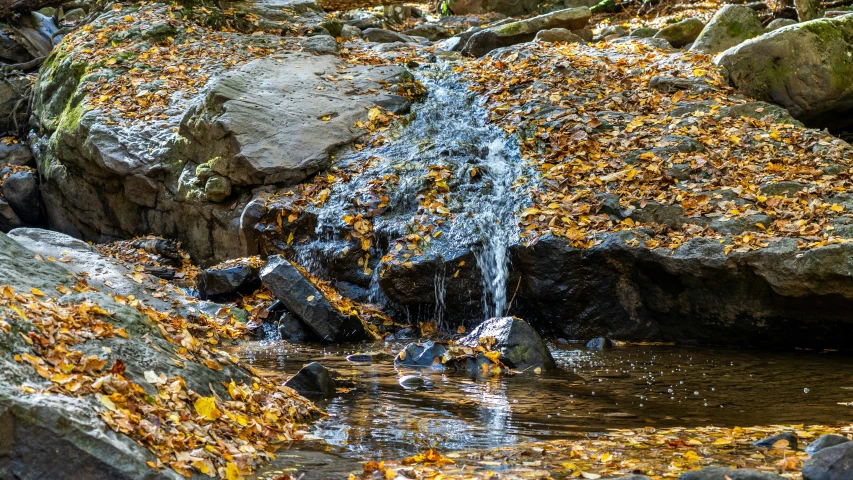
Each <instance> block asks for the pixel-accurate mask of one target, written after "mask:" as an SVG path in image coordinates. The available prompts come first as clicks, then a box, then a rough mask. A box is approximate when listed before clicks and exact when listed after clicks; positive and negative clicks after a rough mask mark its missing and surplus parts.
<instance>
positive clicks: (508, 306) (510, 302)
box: [506, 277, 521, 314]
mask: <svg viewBox="0 0 853 480" xmlns="http://www.w3.org/2000/svg"><path fill="white" fill-rule="evenodd" d="M520 286H521V277H518V283H517V284H515V291H514V292H512V298H510V299H509V303H508V304H507V306H506V313H507V314H509V309H510V308H512V302H514V301H515V295H516V294H517V293H518V287H520Z"/></svg>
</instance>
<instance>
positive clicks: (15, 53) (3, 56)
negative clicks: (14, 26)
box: [0, 25, 33, 63]
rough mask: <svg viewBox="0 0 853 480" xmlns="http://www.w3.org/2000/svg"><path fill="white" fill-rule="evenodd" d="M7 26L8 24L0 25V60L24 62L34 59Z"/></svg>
mask: <svg viewBox="0 0 853 480" xmlns="http://www.w3.org/2000/svg"><path fill="white" fill-rule="evenodd" d="M7 28H8V25H0V60H1V61H4V62H6V63H23V62H26V61H28V60H32V58H33V57H32V55H30V53H29V52H27V49H26V48H24V47H23V46H22V45H21V44H20V43H18V42H17V41H16V40H15V39H14V38H12V35H10V32H9V30H7Z"/></svg>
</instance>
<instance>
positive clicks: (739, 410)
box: [239, 342, 853, 467]
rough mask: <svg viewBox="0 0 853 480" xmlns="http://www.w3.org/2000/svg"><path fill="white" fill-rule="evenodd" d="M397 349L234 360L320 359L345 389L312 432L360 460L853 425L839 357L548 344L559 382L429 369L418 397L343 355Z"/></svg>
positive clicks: (852, 379) (279, 364)
mask: <svg viewBox="0 0 853 480" xmlns="http://www.w3.org/2000/svg"><path fill="white" fill-rule="evenodd" d="M402 346H403V345H402V344H400V345H382V344H379V345H372V346H369V345H361V346H350V347H335V348H328V347H326V348H317V347H310V346H294V345H287V344H283V343H275V344H265V343H263V342H259V343H254V344H249V345H246V346H244V347H242V348H241V350H240V351H239V354H240V355H241V356H243V357H244V358H245V359H247V360H248V361H250V362H251V363H252V364H254V365H255V366H256V367H257V368H259V369H261V370H262V371H263V370H264V369H266V370H273V371H279V372H280V371H284V372H286V373H288V374H292V373H294V372H295V371H296V370H297V369H298V368H300V367H301V366H302V365H303V364H305V363H308V362H309V361H314V360H319V361H322V363H323V364H324V365H326V366H327V367H329V368H331V369H333V370H336V371H337V372H339V373H340V374H341V375H342V376H343V377H345V378H347V379H349V380H350V381H351V382H352V383H353V387H354V388H353V390H352V391H351V392H350V393H348V394H345V395H341V396H339V397H337V398H335V399H332V400H330V401H326V402H319V406H320V407H321V408H323V409H324V410H325V411H326V412H327V413H328V415H329V416H328V417H327V418H326V419H324V420H322V421H320V422H318V423H316V424H314V425H312V426H311V429H310V433H311V435H312V436H314V437H316V438H317V439H320V440H322V442H324V443H321V444H322V445H323V448H324V449H326V450H328V451H331V452H333V453H334V455H336V456H338V457H340V458H351V459H358V460H363V459H371V458H389V457H401V456H407V455H411V454H413V453H416V452H419V451H422V450H423V449H424V448H425V447H426V445H433V444H435V445H437V446H438V447H439V448H440V449H442V450H445V451H447V450H459V449H473V448H491V447H496V446H501V445H507V444H512V443H517V442H520V441H526V440H532V439H548V438H567V437H569V438H571V437H573V436H575V437H576V436H587V435H596V434H600V433H604V432H606V431H607V429H609V428H629V427H641V426H646V425H653V426H679V425H680V426H699V425H718V426H735V425H742V426H751V425H771V424H792V423H836V422H839V421H851V419H852V418H851V417H853V415H851V413H852V412H853V411H851V409H850V408H849V407H846V406H843V405H838V402H847V401H851V400H853V370H851V369H850V366H851V358H850V357H848V356H844V355H840V354H832V353H829V354H820V353H815V352H757V351H743V350H723V349H698V348H686V347H666V346H628V347H621V348H616V349H614V350H612V351H609V352H592V351H588V350H585V349H580V348H577V347H571V346H568V345H561V344H555V345H552V346H551V347H552V352H553V354H554V356H555V358H556V359H557V362H558V364H559V365H560V366H561V371H560V372H558V373H556V374H553V375H549V376H541V377H540V376H532V375H530V376H528V375H524V376H522V375H518V376H512V377H506V378H502V379H494V378H493V379H478V378H469V377H467V376H464V375H457V374H450V373H444V372H435V371H424V372H420V374H421V375H423V376H424V377H425V379H427V380H428V381H429V382H431V383H432V388H431V389H430V390H418V391H412V390H406V389H404V388H403V387H401V386H400V385H399V384H398V379H399V378H400V377H402V376H404V375H410V374H413V373H418V372H413V371H411V370H399V371H398V370H396V369H395V368H394V366H393V365H392V364H391V363H390V362H384V363H379V364H373V365H360V364H353V363H349V362H347V361H346V359H345V357H346V356H347V355H348V354H351V353H356V352H358V351H361V352H364V351H369V350H380V349H381V350H385V351H388V352H394V353H396V352H397V351H398V350H399V349H400V348H402ZM578 376H579V377H578ZM295 448H297V449H304V448H307V449H316V448H317V444H312V443H306V444H303V445H296V447H295ZM331 465H332V466H338V467H340V466H342V465H343V464H341V463H340V462H338V461H334V462H331Z"/></svg>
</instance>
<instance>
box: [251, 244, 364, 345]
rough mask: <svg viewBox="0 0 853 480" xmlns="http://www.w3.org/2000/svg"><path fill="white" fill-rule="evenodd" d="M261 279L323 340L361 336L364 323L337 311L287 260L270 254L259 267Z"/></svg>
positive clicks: (340, 339)
mask: <svg viewBox="0 0 853 480" xmlns="http://www.w3.org/2000/svg"><path fill="white" fill-rule="evenodd" d="M261 281H262V282H263V284H264V285H266V286H267V288H269V289H270V290H271V291H272V293H273V295H275V297H276V298H277V299H279V300H281V303H283V304H284V306H285V307H287V310H288V311H290V312H291V313H293V314H294V315H296V316H297V317H298V318H299V319H300V320H302V321H303V322H304V323H305V324H306V325H307V326H308V328H310V329H311V331H312V332H314V333H315V334H317V336H318V337H320V338H321V339H322V340H324V341H327V342H342V341H348V340H350V341H354V340H359V339H361V338H364V336H365V331H364V325H362V323H361V320H360V319H359V318H358V317H355V316H346V315H342V314H341V313H340V312H338V311H337V310H336V309H335V307H334V306H332V304H331V303H330V302H329V301H328V300H327V299H326V297H324V296H323V294H322V293H321V292H320V290H318V289H317V287H315V286H314V284H313V283H311V281H310V280H309V279H308V278H306V277H305V276H304V275H302V272H300V271H299V270H298V269H297V268H296V267H295V266H294V265H293V264H292V263H290V261H288V260H287V259H285V258H283V257H281V256H278V255H276V256H273V257H270V258H269V260H267V264H266V265H265V266H264V268H263V269H261Z"/></svg>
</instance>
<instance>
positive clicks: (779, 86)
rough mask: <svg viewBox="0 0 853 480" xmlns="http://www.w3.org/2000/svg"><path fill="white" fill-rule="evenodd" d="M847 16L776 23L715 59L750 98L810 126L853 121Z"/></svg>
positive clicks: (851, 38)
mask: <svg viewBox="0 0 853 480" xmlns="http://www.w3.org/2000/svg"><path fill="white" fill-rule="evenodd" d="M851 49H853V15H845V16H843V17H837V18H829V19H819V20H812V21H810V22H804V23H799V24H796V25H791V26H789V27H785V28H780V29H778V30H775V31H773V32H770V33H767V34H764V35H762V36H760V37H757V38H754V39H752V40H749V41H747V42H744V43H742V44H740V45H738V46H736V47H733V48H730V49H728V50H726V51H725V52H723V53H722V54H721V55H720V56H719V57H718V58H717V60H716V63H718V64H719V65H721V66H723V67H725V68H726V70H727V71H728V78H729V82H730V83H731V84H732V85H733V86H735V87H737V88H738V89H739V90H741V91H742V92H743V93H745V94H746V95H749V96H750V97H753V98H756V99H759V100H765V101H768V102H773V103H776V104H779V105H781V106H783V107H785V108H786V109H788V111H789V112H791V115H793V116H794V117H795V118H797V119H798V120H801V121H802V122H803V123H805V124H807V125H809V126H814V127H828V128H845V127H847V126H849V125H852V124H853V115H850V112H851V110H853V82H850V81H849V79H850V74H851V73H850V72H853V58H851V56H850V51H851Z"/></svg>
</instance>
